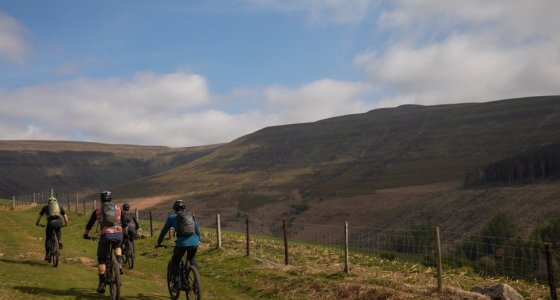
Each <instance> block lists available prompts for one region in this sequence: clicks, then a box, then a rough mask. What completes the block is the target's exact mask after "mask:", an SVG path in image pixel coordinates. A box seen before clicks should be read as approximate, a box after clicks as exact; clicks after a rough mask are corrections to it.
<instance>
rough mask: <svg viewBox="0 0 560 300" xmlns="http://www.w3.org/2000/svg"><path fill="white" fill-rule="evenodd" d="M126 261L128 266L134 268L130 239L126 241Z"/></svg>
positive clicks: (132, 246) (132, 247)
mask: <svg viewBox="0 0 560 300" xmlns="http://www.w3.org/2000/svg"><path fill="white" fill-rule="evenodd" d="M127 244H128V245H127V251H126V252H127V254H126V257H127V263H128V267H129V268H130V269H131V270H132V269H134V244H132V242H131V241H128V243H127Z"/></svg>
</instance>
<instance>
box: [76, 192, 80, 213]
mask: <svg viewBox="0 0 560 300" xmlns="http://www.w3.org/2000/svg"><path fill="white" fill-rule="evenodd" d="M79 199H80V198H79V197H78V193H76V213H78V206H79V203H78V201H79Z"/></svg>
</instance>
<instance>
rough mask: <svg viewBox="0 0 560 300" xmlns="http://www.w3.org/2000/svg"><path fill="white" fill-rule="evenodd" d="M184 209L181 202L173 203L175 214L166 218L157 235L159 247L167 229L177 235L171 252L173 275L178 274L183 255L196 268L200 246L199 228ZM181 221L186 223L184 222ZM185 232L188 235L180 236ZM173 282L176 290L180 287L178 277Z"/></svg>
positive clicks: (192, 217) (183, 204)
mask: <svg viewBox="0 0 560 300" xmlns="http://www.w3.org/2000/svg"><path fill="white" fill-rule="evenodd" d="M185 208H186V205H185V202H183V200H176V201H175V203H174V204H173V210H174V211H175V212H174V213H173V214H171V215H170V216H169V217H168V218H167V221H166V222H165V225H164V226H163V229H162V230H161V232H160V233H159V237H158V241H157V246H156V247H158V246H161V243H162V242H163V238H164V237H165V235H166V234H167V232H168V231H169V229H170V228H171V227H173V228H174V229H175V232H176V233H177V240H176V241H175V249H174V250H173V258H172V259H171V264H172V272H173V274H177V273H178V270H179V262H180V261H181V259H182V258H183V255H185V253H187V260H188V261H189V262H190V264H191V265H193V266H195V267H197V268H198V264H197V263H196V259H195V255H196V251H197V250H198V246H199V245H200V227H199V225H198V223H197V222H196V219H195V218H194V216H193V215H192V214H191V213H187V212H185ZM182 220H187V221H186V222H185V221H182ZM189 223H190V224H189ZM185 226H186V227H191V229H189V230H185V229H184V227H185ZM186 231H190V234H181V232H186ZM173 280H174V281H175V284H174V287H175V288H178V287H179V286H180V283H179V276H174V277H173Z"/></svg>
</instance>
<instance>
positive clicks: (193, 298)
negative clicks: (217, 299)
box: [186, 266, 202, 300]
mask: <svg viewBox="0 0 560 300" xmlns="http://www.w3.org/2000/svg"><path fill="white" fill-rule="evenodd" d="M187 283H188V287H187V291H186V293H187V300H200V299H202V292H201V285H200V274H199V273H198V269H197V268H196V267H194V266H189V268H188V269H187Z"/></svg>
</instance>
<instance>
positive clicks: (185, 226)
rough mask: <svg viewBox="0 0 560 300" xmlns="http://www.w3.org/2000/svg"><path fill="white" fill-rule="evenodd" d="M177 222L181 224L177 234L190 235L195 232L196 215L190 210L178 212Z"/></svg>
mask: <svg viewBox="0 0 560 300" xmlns="http://www.w3.org/2000/svg"><path fill="white" fill-rule="evenodd" d="M177 222H178V224H179V227H178V228H177V236H186V237H189V236H191V235H193V234H194V231H195V225H194V224H195V221H194V216H193V215H192V214H191V213H190V212H185V211H179V212H177Z"/></svg>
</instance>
